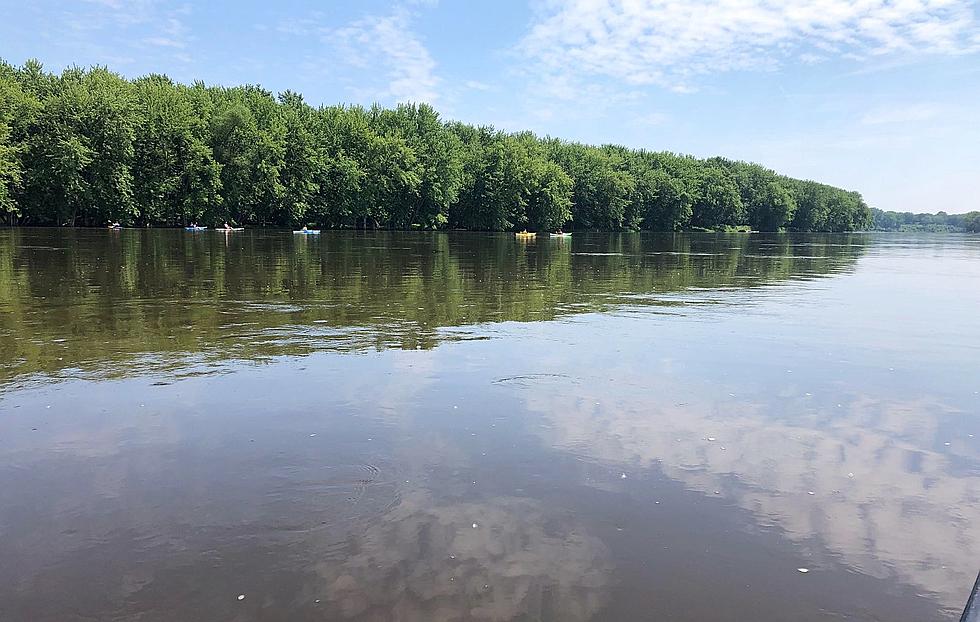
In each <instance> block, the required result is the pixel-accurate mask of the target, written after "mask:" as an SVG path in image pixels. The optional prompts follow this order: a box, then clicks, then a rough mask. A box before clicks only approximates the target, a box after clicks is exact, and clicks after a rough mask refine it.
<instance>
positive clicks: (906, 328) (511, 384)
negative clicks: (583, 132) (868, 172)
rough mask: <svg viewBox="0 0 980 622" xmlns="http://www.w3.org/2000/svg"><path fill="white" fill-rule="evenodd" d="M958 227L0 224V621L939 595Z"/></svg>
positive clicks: (976, 493)
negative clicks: (298, 230)
mask: <svg viewBox="0 0 980 622" xmlns="http://www.w3.org/2000/svg"><path fill="white" fill-rule="evenodd" d="M978 312H980V237H976V236H974V237H970V236H965V235H952V234H950V235H926V234H922V235H919V234H840V235H818V234H812V235H749V234H731V235H724V234H717V235H712V234H677V235H652V234H650V235H648V234H587V233H581V232H576V233H575V234H573V235H572V236H571V237H567V238H549V237H546V236H538V237H536V238H530V239H520V238H515V236H513V235H506V234H479V233H426V232H405V233H397V232H373V233H356V232H326V231H325V232H324V233H323V234H322V235H319V236H299V235H293V234H291V233H288V232H287V233H283V232H273V231H243V232H234V233H221V232H217V231H204V232H198V233H189V232H185V231H172V230H122V231H106V230H85V229H77V230H71V229H0V560H3V561H2V563H0V619H2V620H11V621H21V620H31V621H34V622H45V621H59V622H61V621H67V620H132V619H139V620H142V621H157V620H159V621H165V620H178V619H179V620H186V621H196V620H201V621H206V620H207V621H211V620H236V621H237V620H241V621H244V620H284V621H285V620H289V621H295V620H300V621H302V620H370V621H375V620H377V621H382V620H399V621H402V622H410V621H416V620H417V621H423V620H437V621H439V620H446V621H448V620H495V621H503V620H556V621H574V620H613V621H616V620H674V621H677V620H679V621H691V622H694V621H698V622H705V621H723V620H726V621H727V620H754V621H773V622H775V621H782V620H794V621H809V620H838V619H847V620H869V621H870V620H889V621H892V622H897V621H909V622H912V621H915V622H927V621H932V620H935V621H945V620H957V619H958V615H959V612H960V610H961V608H962V606H963V604H964V602H965V601H966V598H967V596H968V593H969V590H970V588H971V587H972V585H973V582H974V579H975V578H976V573H977V570H978V566H980V562H978V560H980V529H978V528H977V525H978V524H980V394H978V390H980V315H978Z"/></svg>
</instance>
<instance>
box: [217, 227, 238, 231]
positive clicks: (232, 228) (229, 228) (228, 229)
mask: <svg viewBox="0 0 980 622" xmlns="http://www.w3.org/2000/svg"><path fill="white" fill-rule="evenodd" d="M215 231H245V227H228V228H227V229H225V228H224V227H218V228H217V229H215Z"/></svg>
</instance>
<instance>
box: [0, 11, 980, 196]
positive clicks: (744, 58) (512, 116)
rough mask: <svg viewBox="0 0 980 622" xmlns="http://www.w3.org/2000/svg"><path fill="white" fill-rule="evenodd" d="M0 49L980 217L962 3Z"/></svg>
mask: <svg viewBox="0 0 980 622" xmlns="http://www.w3.org/2000/svg"><path fill="white" fill-rule="evenodd" d="M0 14H2V15H4V18H3V19H2V20H0V58H3V59H4V60H6V61H7V62H10V63H13V64H15V65H20V64H22V63H23V62H24V61H25V60H27V59H29V58H36V59H38V60H40V61H41V62H42V63H44V65H45V67H46V68H47V69H49V70H52V71H60V70H61V69H63V68H64V67H67V66H70V65H73V64H74V65H81V66H88V65H93V64H99V65H107V66H108V67H109V68H110V69H113V70H115V71H117V72H119V73H121V74H123V75H125V76H127V77H136V76H140V75H144V74H146V73H165V74H167V75H169V76H171V77H172V78H174V79H176V80H179V81H182V82H190V81H194V80H203V81H205V82H207V83H210V84H223V85H229V86H230V85H237V84H245V83H247V84H260V85H262V86H263V87H265V88H267V89H269V90H272V91H276V92H278V91H283V90H286V89H291V90H294V91H298V92H300V93H302V94H303V95H304V97H305V98H306V100H307V101H308V102H309V103H311V104H336V103H359V104H371V103H374V102H378V103H381V104H385V105H392V104H395V103H397V102H401V101H424V102H428V103H430V104H432V105H433V106H434V107H435V108H436V109H437V110H439V111H440V113H441V114H442V115H443V117H444V118H447V119H458V120H461V121H465V122H469V123H475V124H482V125H493V126H495V127H497V128H500V129H503V130H507V131H517V130H527V129H529V130H533V131H534V132H536V133H538V134H540V135H550V136H555V137H559V138H564V139H568V140H576V141H582V142H587V143H594V144H604V143H618V144H624V145H627V146H630V147H635V148H645V149H652V150H658V151H659V150H667V151H673V152H677V153H685V154H692V155H696V156H699V157H708V156H714V155H721V156H725V157H728V158H733V159H740V160H749V161H753V162H759V163H761V164H764V165H766V166H768V167H770V168H772V169H775V170H777V171H779V172H781V173H785V174H787V175H792V176H794V177H801V178H809V179H816V180H818V181H822V182H825V183H830V184H833V185H837V186H841V187H844V188H848V189H851V190H858V191H860V192H861V193H862V194H863V195H864V196H865V199H866V200H867V201H868V203H869V204H871V205H872V206H873V207H878V208H881V209H886V210H897V211H915V212H926V211H928V212H934V211H938V210H943V211H946V212H949V213H958V212H966V211H970V210H977V209H980V105H978V102H980V7H978V4H977V3H976V2H970V1H966V0H810V1H803V0H784V1H778V0H622V1H615V0H564V1H557V0H496V1H489V0H486V1H485V0H397V1H394V2H380V1H372V0H367V1H361V2H346V1H345V2H339V1H334V2H328V1H320V2H317V1H314V0H281V1H278V2H252V1H248V0H238V1H235V2H231V1H227V0H213V1H210V2H206V3H205V2H199V3H197V2H187V1H186V0H184V1H181V0H177V1H169V0H73V1H72V0H32V1H30V2H23V1H22V0H17V1H12V0H0Z"/></svg>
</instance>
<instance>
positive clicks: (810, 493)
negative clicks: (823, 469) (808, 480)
mask: <svg viewBox="0 0 980 622" xmlns="http://www.w3.org/2000/svg"><path fill="white" fill-rule="evenodd" d="M806 494H808V495H815V494H817V493H815V492H813V491H812V490H808V491H806Z"/></svg>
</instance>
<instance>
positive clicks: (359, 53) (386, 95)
mask: <svg viewBox="0 0 980 622" xmlns="http://www.w3.org/2000/svg"><path fill="white" fill-rule="evenodd" d="M414 17H415V15H414V14H413V13H412V12H411V11H410V10H409V9H407V8H405V7H404V6H399V7H396V8H395V9H394V10H393V11H392V12H391V13H390V14H387V15H371V16H367V17H364V18H362V19H359V20H357V21H355V22H353V23H351V24H349V25H347V26H345V27H343V28H339V29H336V30H333V31H330V32H328V33H326V34H325V35H324V36H325V37H326V38H327V39H328V40H331V41H333V42H334V43H335V44H336V45H338V46H339V47H340V49H341V51H342V53H343V56H344V57H345V58H346V60H347V61H348V62H349V63H351V64H353V65H355V66H357V67H360V68H361V69H363V70H364V72H365V75H366V76H370V75H373V74H381V75H383V76H384V77H385V82H386V84H385V85H384V86H383V87H381V88H380V89H372V88H369V89H368V90H373V92H374V96H375V97H376V98H378V99H382V100H385V99H394V100H395V101H399V102H407V101H415V102H428V103H435V102H436V101H437V100H438V99H439V90H438V89H439V86H440V83H441V79H440V78H439V77H438V76H437V75H436V62H435V60H433V58H432V55H431V54H429V51H428V49H427V48H426V46H425V44H424V43H423V42H422V40H421V39H420V38H419V36H418V35H417V34H416V33H415V32H414V31H413V29H412V21H413V19H414ZM364 82H369V80H365V81H364Z"/></svg>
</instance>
